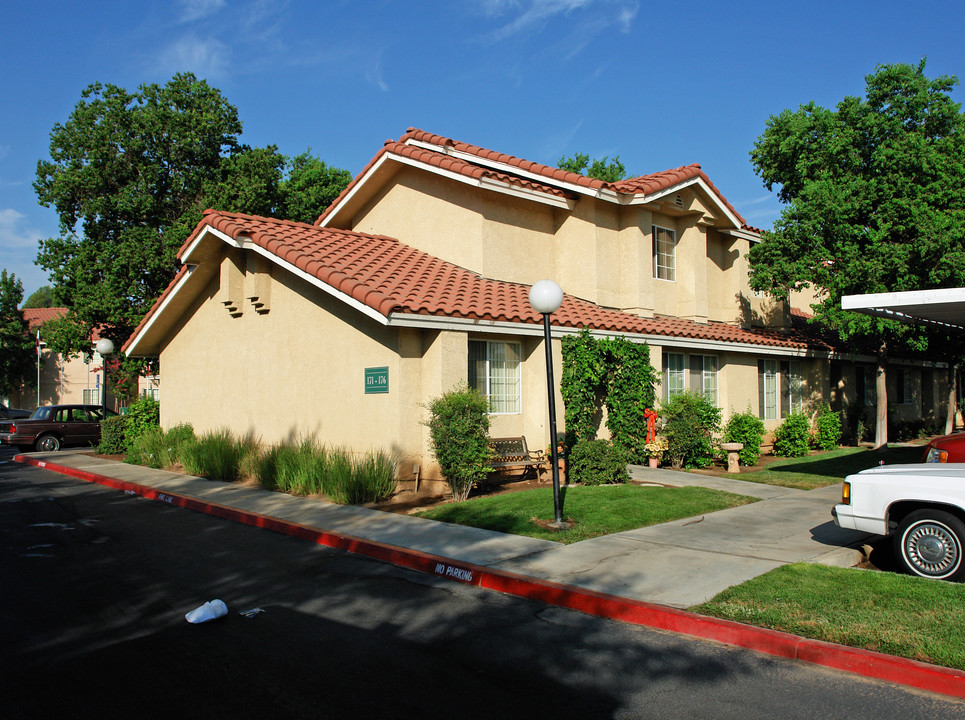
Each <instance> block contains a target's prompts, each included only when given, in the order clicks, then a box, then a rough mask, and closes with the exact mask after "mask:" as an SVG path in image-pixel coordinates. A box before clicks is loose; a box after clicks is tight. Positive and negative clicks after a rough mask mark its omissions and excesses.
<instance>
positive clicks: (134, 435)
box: [124, 395, 161, 452]
mask: <svg viewBox="0 0 965 720" xmlns="http://www.w3.org/2000/svg"><path fill="white" fill-rule="evenodd" d="M160 418H161V406H160V404H158V401H157V400H155V399H154V398H152V397H149V396H147V395H141V396H140V397H138V398H137V399H135V400H134V402H132V403H131V404H130V405H129V406H128V408H127V425H126V426H125V428H124V446H125V448H124V449H125V450H126V451H127V452H130V451H131V450H132V449H133V447H134V442H135V441H136V440H137V439H138V438H139V437H140V436H141V435H142V434H144V433H145V432H146V431H147V430H148V428H154V427H157V426H158V425H159V424H160V422H161V420H160Z"/></svg>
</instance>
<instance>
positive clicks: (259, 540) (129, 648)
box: [0, 462, 965, 720]
mask: <svg viewBox="0 0 965 720" xmlns="http://www.w3.org/2000/svg"><path fill="white" fill-rule="evenodd" d="M0 568H2V573H3V576H2V586H0V638H2V659H0V678H2V680H3V685H4V686H5V689H4V691H3V694H2V697H3V700H2V705H3V708H4V710H3V715H4V717H9V718H32V717H37V718H51V717H73V716H77V715H81V714H82V715H85V716H87V715H89V716H95V717H96V716H102V717H110V718H113V717H137V718H152V717H159V718H160V717H164V718H194V717H197V718H249V717H250V718H256V717H257V718H274V717H285V718H368V717H390V718H410V717H411V718H446V720H451V719H452V718H454V717H456V718H487V719H492V718H520V717H526V718H528V717H535V716H546V717H553V718H581V720H587V719H588V718H741V720H749V719H751V718H841V717H847V718H849V720H851V719H859V718H874V719H875V720H879V719H880V718H881V717H901V718H928V719H929V720H936V719H940V718H952V717H955V718H961V717H965V703H960V702H957V701H954V700H950V699H945V698H942V697H940V696H935V695H930V694H926V693H920V692H916V691H910V690H906V689H903V688H899V687H895V686H892V685H888V684H885V683H879V682H876V681H869V680H865V679H862V678H856V677H854V676H850V675H846V674H843V673H837V672H833V671H829V670H826V669H823V668H816V667H812V666H809V665H805V664H803V663H796V662H790V661H785V660H781V659H777V658H772V657H768V656H764V655H759V654H757V653H753V652H749V651H745V650H740V649H734V648H729V647H724V646H720V645H716V644H713V643H707V642H702V641H696V640H690V639H687V638H684V637H681V636H677V635H673V634H670V633H663V632H659V631H653V630H649V629H646V628H639V627H634V626H630V625H624V624H621V623H616V622H612V621H607V620H602V619H599V618H593V617H589V616H586V615H581V614H579V613H574V612H570V611H566V610H560V609H557V608H548V607H545V606H543V605H540V604H537V603H532V602H529V601H525V600H520V599H517V598H511V597H507V596H503V595H499V594H497V593H493V592H490V591H485V590H480V589H478V588H472V587H467V586H464V585H460V584H457V583H453V582H451V581H445V580H441V579H438V578H435V577H432V576H427V575H421V574H418V573H413V572H409V571H406V570H402V569H399V568H394V567H391V566H389V565H384V564H380V563H377V562H374V561H371V560H367V559H364V558H360V557H357V556H352V555H349V554H345V553H342V552H339V551H335V550H330V549H327V548H322V547H318V546H314V545H310V544H308V543H305V542H303V541H299V540H296V539H293V538H289V537H285V536H281V535H275V534H272V533H269V532H266V531H263V530H257V529H254V528H250V527H247V526H242V525H238V524H233V523H230V522H227V521H222V520H218V519H215V518H212V517H210V516H207V515H202V514H198V513H192V512H189V511H185V510H180V509H178V508H174V507H171V506H169V505H165V504H162V503H157V502H152V501H150V500H145V499H143V498H139V497H135V496H129V495H126V494H124V493H121V492H118V491H114V490H109V489H106V488H103V487H100V486H96V485H89V484H86V483H82V482H79V481H75V480H71V479H69V478H66V477H63V476H60V475H56V474H54V473H51V472H48V471H45V470H40V469H37V468H32V467H26V466H21V465H19V464H14V463H9V462H7V463H0ZM213 598H220V599H222V600H223V601H224V602H225V603H227V605H228V607H229V611H230V612H229V615H228V617H226V618H224V619H221V620H218V621H215V622H212V623H207V624H202V625H191V624H189V623H187V622H186V621H185V620H184V614H185V613H187V612H188V611H190V610H192V609H194V608H195V607H197V606H198V605H200V604H201V603H203V602H205V601H207V600H211V599H213ZM252 608H262V609H263V610H264V612H263V613H259V614H256V615H255V616H253V617H250V618H248V617H243V616H242V615H240V614H239V613H240V611H242V610H248V609H252Z"/></svg>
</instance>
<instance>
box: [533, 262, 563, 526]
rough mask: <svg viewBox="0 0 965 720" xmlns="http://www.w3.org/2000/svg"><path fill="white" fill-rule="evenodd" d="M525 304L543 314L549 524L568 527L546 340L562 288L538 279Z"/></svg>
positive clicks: (550, 356)
mask: <svg viewBox="0 0 965 720" xmlns="http://www.w3.org/2000/svg"><path fill="white" fill-rule="evenodd" d="M529 304H530V305H532V306H533V309H534V310H536V312H538V313H540V314H541V315H542V316H543V344H544V345H545V346H546V396H547V399H548V402H549V413H550V455H551V457H552V460H551V462H552V473H553V515H554V518H555V519H554V521H553V526H554V527H557V528H560V529H562V528H565V527H568V525H567V523H565V522H563V504H562V502H561V501H560V463H559V451H558V450H557V448H556V445H557V436H556V384H555V383H554V382H553V347H552V344H551V339H550V315H552V314H553V313H554V312H556V311H557V310H559V309H560V305H562V304H563V290H562V289H561V288H560V286H559V285H557V284H556V283H555V282H553V281H552V280H540V281H539V282H537V283H535V284H534V285H533V287H532V288H530V291H529Z"/></svg>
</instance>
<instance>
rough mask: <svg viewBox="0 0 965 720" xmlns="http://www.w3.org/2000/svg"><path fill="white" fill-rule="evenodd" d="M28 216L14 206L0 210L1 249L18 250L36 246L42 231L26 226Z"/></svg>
mask: <svg viewBox="0 0 965 720" xmlns="http://www.w3.org/2000/svg"><path fill="white" fill-rule="evenodd" d="M25 217H26V216H25V215H23V213H19V212H17V211H16V210H14V209H13V208H5V209H3V210H0V249H3V250H18V249H22V248H28V247H29V248H36V247H37V243H38V242H39V241H40V233H38V232H35V231H33V230H31V229H29V228H27V227H24V223H23V222H22V221H23V219H24V218H25Z"/></svg>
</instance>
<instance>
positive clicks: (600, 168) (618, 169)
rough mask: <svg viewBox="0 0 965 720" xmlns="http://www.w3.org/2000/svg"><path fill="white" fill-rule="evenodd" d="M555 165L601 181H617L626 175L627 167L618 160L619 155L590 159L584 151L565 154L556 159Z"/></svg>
mask: <svg viewBox="0 0 965 720" xmlns="http://www.w3.org/2000/svg"><path fill="white" fill-rule="evenodd" d="M556 167H558V168H559V169H560V170H566V171H568V172H574V173H578V174H580V175H586V176H587V177H591V178H595V179H597V180H602V181H603V182H617V181H618V180H623V179H624V178H625V177H626V176H627V169H626V168H625V167H624V166H623V163H622V162H620V156H619V155H617V156H616V157H615V158H613V159H612V160H610V157H609V156H608V155H604V156H603V157H602V158H600V159H596V160H593V161H592V162H591V161H590V156H589V155H587V154H586V153H576V154H575V155H573V156H572V157H566V156H565V155H564V156H563V157H561V158H560V159H559V160H557V161H556Z"/></svg>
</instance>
